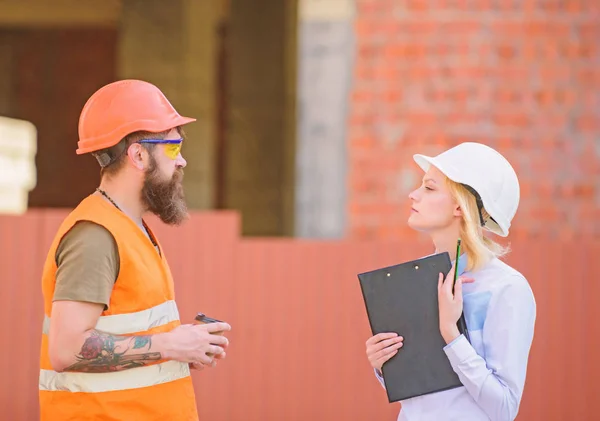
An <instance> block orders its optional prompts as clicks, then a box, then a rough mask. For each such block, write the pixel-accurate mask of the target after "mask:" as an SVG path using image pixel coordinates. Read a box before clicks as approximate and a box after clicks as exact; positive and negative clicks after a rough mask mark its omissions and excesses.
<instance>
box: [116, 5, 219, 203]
mask: <svg viewBox="0 0 600 421" xmlns="http://www.w3.org/2000/svg"><path fill="white" fill-rule="evenodd" d="M222 3H223V1H221V0H214V1H197V0H169V1H168V2H167V1H165V0H124V1H123V6H122V17H121V21H120V31H121V42H120V47H119V69H118V74H119V78H138V79H143V80H146V81H148V82H151V83H154V84H156V85H157V86H158V87H159V88H161V90H162V91H163V92H164V93H165V94H166V95H167V97H168V98H169V99H170V100H171V102H172V103H173V105H174V106H175V107H176V108H177V110H178V111H179V112H180V113H181V114H183V115H186V116H190V117H195V118H197V119H198V121H197V122H196V123H192V124H190V125H189V126H187V127H186V133H187V135H188V141H187V142H186V144H185V146H184V149H183V153H184V156H185V158H186V159H187V161H188V166H187V167H186V169H185V173H186V175H185V181H184V188H185V192H186V197H187V199H188V204H189V206H190V208H192V209H206V208H211V207H212V206H213V194H214V192H213V189H214V171H215V168H214V162H215V161H214V139H215V122H216V116H215V111H216V110H215V105H214V104H215V62H214V57H215V41H216V25H217V23H218V20H219V18H220V14H221V13H222V8H221V5H222Z"/></svg>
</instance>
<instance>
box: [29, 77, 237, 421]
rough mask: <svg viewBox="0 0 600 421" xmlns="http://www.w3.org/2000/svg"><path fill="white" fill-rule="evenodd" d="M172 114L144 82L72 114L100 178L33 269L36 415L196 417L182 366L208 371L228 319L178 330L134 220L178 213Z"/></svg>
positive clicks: (179, 216)
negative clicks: (38, 332)
mask: <svg viewBox="0 0 600 421" xmlns="http://www.w3.org/2000/svg"><path fill="white" fill-rule="evenodd" d="M193 121H195V119H192V118H187V117H182V116H181V115H179V113H178V112H177V111H176V110H175V109H174V108H173V106H172V105H171V104H170V103H169V101H168V100H167V98H166V97H165V96H164V95H163V93H162V92H161V91H160V90H159V89H158V88H157V87H156V86H154V85H152V84H150V83H147V82H143V81H139V80H123V81H118V82H114V83H111V84H109V85H106V86H104V87H102V88H101V89H99V90H98V91H97V92H95V93H94V94H93V95H92V96H91V98H90V99H89V100H88V101H87V103H86V104H85V106H84V108H83V111H82V113H81V116H80V120H79V137H80V139H79V143H78V145H79V149H77V153H78V154H83V153H91V154H93V155H94V156H95V157H96V159H97V160H98V162H99V163H100V166H101V182H100V186H99V187H98V188H97V189H96V192H94V193H93V194H91V195H89V196H88V197H86V198H85V199H83V200H82V201H81V203H80V204H79V205H78V206H77V207H76V208H75V209H74V210H73V211H72V212H71V213H70V214H69V216H67V218H66V219H65V220H64V222H63V223H62V225H61V226H60V228H59V229H58V232H57V233H56V237H55V238H54V241H53V242H52V245H51V247H50V250H49V252H48V256H47V258H46V262H45V265H44V270H43V275H42V289H43V295H44V312H45V318H44V324H43V333H42V348H41V360H40V364H41V370H40V376H39V390H40V412H41V419H42V420H84V419H114V420H117V419H118V420H125V419H127V420H150V419H152V420H170V421H178V420H196V419H198V414H197V408H196V401H195V397H194V389H193V386H192V380H191V377H190V367H193V368H203V367H205V366H214V365H215V364H216V359H221V358H224V356H225V351H224V350H225V348H226V347H227V345H228V340H227V339H226V338H225V337H224V336H222V335H219V334H217V333H219V332H224V331H228V330H230V329H231V327H230V326H229V325H228V324H227V323H212V324H206V325H196V324H194V325H182V324H181V322H180V320H179V312H178V310H177V305H176V303H175V301H174V291H173V289H174V288H173V279H172V277H171V272H170V270H169V266H168V264H167V261H166V258H165V256H164V254H163V250H162V247H161V245H160V243H159V242H158V240H157V239H156V237H155V236H154V234H153V233H152V231H151V230H150V228H149V227H148V225H147V224H146V223H145V221H144V219H143V215H144V214H146V213H147V212H151V213H153V214H156V215H158V217H159V218H160V219H161V220H162V221H163V222H165V223H167V224H180V223H181V222H182V221H183V220H184V219H185V217H186V216H187V209H186V205H185V200H184V196H183V187H182V184H181V183H182V177H183V168H184V167H185V165H186V161H185V159H183V157H182V156H181V146H182V144H183V141H184V139H183V131H182V126H184V125H185V124H188V123H191V122H193Z"/></svg>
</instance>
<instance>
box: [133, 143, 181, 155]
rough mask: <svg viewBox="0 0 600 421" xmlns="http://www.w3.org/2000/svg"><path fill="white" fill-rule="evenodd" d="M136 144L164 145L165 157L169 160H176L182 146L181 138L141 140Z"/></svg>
mask: <svg viewBox="0 0 600 421" xmlns="http://www.w3.org/2000/svg"><path fill="white" fill-rule="evenodd" d="M138 143H153V144H160V145H164V151H165V155H167V156H168V157H169V158H171V159H177V157H178V156H179V153H180V152H181V146H183V138H179V139H168V140H167V139H142V140H140V141H139V142H138Z"/></svg>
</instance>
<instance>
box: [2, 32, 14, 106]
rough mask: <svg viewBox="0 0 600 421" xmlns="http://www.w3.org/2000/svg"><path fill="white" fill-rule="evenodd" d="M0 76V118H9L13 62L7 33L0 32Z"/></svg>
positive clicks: (8, 33)
mask: <svg viewBox="0 0 600 421" xmlns="http://www.w3.org/2000/svg"><path fill="white" fill-rule="evenodd" d="M0 75H2V76H0V116H11V115H12V97H13V82H12V75H13V60H12V44H11V34H10V32H9V31H0Z"/></svg>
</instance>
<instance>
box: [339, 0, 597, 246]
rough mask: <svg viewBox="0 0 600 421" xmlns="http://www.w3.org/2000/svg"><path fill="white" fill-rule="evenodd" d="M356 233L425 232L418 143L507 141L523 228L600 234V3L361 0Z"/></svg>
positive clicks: (430, 149)
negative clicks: (415, 221)
mask: <svg viewBox="0 0 600 421" xmlns="http://www.w3.org/2000/svg"><path fill="white" fill-rule="evenodd" d="M355 34H356V48H357V54H356V65H355V66H356V67H355V80H354V87H353V93H352V97H351V108H350V110H351V111H350V116H349V123H348V124H349V127H350V131H349V137H348V141H349V151H350V171H349V172H350V173H349V190H350V194H349V204H348V206H349V217H350V224H349V235H350V236H352V237H355V238H392V237H397V236H399V235H415V234H414V233H412V232H411V231H410V230H409V229H408V228H407V227H406V218H407V216H408V212H407V210H408V207H407V206H408V200H407V194H408V192H409V191H410V190H411V189H412V188H413V187H415V186H416V185H417V184H418V183H419V180H420V178H421V176H422V173H421V172H420V170H419V168H418V167H417V166H416V165H415V164H414V163H413V161H412V154H414V153H417V152H418V153H426V154H427V153H428V154H436V153H438V152H441V151H442V150H444V149H446V148H449V147H451V146H454V145H456V144H457V143H460V142H463V141H479V142H483V143H486V144H488V145H490V146H492V147H494V148H497V149H498V150H499V151H500V152H501V153H503V154H505V156H506V157H507V158H508V159H509V160H510V161H511V163H512V164H513V166H514V167H515V169H516V171H517V173H518V175H519V177H520V182H521V189H522V200H521V207H520V209H519V211H518V213H517V216H516V218H515V220H514V223H513V227H514V228H513V231H512V232H513V237H514V235H517V236H519V235H521V236H527V237H531V236H542V237H560V238H562V237H572V236H579V235H581V236H586V237H590V236H600V207H598V203H600V202H598V200H600V181H599V180H600V179H599V178H598V175H600V161H599V158H598V156H599V153H600V149H597V146H596V144H597V142H598V141H600V66H598V63H599V62H600V43H599V40H600V2H598V0H579V1H577V0H572V1H558V0H548V1H534V0H512V1H508V0H503V1H500V0H495V1H492V0H471V1H466V0H462V1H461V0H445V1H444V0H403V1H400V0H395V1H393V0H357V18H356V22H355Z"/></svg>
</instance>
